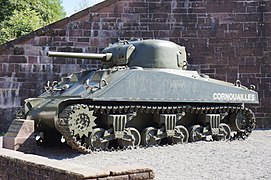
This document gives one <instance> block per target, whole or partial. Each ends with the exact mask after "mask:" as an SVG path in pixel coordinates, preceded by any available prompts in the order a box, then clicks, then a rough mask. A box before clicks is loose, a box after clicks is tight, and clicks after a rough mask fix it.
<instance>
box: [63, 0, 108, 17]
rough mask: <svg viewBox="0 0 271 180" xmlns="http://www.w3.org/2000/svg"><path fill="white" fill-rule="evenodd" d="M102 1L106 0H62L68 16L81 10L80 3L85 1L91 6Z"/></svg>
mask: <svg viewBox="0 0 271 180" xmlns="http://www.w3.org/2000/svg"><path fill="white" fill-rule="evenodd" d="M102 1H104V0H62V6H63V7H64V9H65V11H66V12H67V16H71V15H72V14H74V13H75V12H77V11H78V10H80V6H81V5H80V4H84V2H85V3H86V4H88V5H89V6H93V5H94V4H97V3H99V2H102ZM85 8H87V7H85ZM85 8H84V9H85Z"/></svg>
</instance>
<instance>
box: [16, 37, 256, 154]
mask: <svg viewBox="0 0 271 180" xmlns="http://www.w3.org/2000/svg"><path fill="white" fill-rule="evenodd" d="M48 56H50V57H57V58H61V57H65V58H82V59H95V60H100V61H103V62H105V64H106V66H107V68H103V69H99V70H84V71H81V72H76V73H72V74H71V75H70V76H68V77H64V78H62V80H61V81H60V82H53V83H48V85H47V87H46V88H45V89H46V92H44V93H43V94H41V95H40V96H39V97H38V98H30V99H26V100H25V106H24V111H23V113H22V114H21V115H20V117H21V118H25V119H32V120H34V121H35V131H36V133H37V139H39V141H43V142H44V143H45V142H50V141H52V140H54V139H57V140H60V139H62V141H63V140H65V141H66V142H67V144H69V145H70V146H71V147H72V148H74V149H76V150H78V151H80V152H90V151H91V150H93V149H107V148H108V147H109V146H118V147H127V146H138V145H143V146H154V145H159V144H161V143H170V144H176V143H186V142H188V141H190V142H195V141H200V140H208V139H210V140H222V139H229V138H231V137H240V138H245V137H247V136H248V135H249V134H250V133H251V131H252V130H253V129H254V127H255V116H254V114H253V112H252V111H251V110H250V109H248V108H245V107H244V104H257V103H258V102H259V100H258V94H257V92H255V91H254V90H253V89H254V88H253V86H251V88H246V87H244V86H242V85H241V83H240V81H237V82H236V83H235V84H231V83H227V82H223V81H219V80H215V79H212V78H209V77H208V76H207V75H203V74H199V73H198V72H196V71H189V70H186V69H187V60H186V52H185V48H184V47H182V46H179V45H177V44H175V43H173V42H169V41H164V40H131V41H119V42H118V43H116V44H113V45H110V46H109V47H107V48H105V49H104V50H103V52H102V53H101V54H88V53H69V52H48ZM61 137H62V138H61Z"/></svg>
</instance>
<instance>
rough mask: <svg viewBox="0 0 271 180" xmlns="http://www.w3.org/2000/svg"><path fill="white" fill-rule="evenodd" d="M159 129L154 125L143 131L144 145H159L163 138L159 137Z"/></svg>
mask: <svg viewBox="0 0 271 180" xmlns="http://www.w3.org/2000/svg"><path fill="white" fill-rule="evenodd" d="M157 131H158V130H157V129H156V128H154V127H148V128H146V129H144V130H143V131H142V133H141V137H142V145H145V146H156V145H159V144H160V142H161V139H160V138H159V137H157Z"/></svg>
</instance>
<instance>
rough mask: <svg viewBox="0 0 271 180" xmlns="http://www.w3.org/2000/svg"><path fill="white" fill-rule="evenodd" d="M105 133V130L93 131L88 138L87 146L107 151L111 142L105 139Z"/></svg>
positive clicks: (96, 129)
mask: <svg viewBox="0 0 271 180" xmlns="http://www.w3.org/2000/svg"><path fill="white" fill-rule="evenodd" d="M104 132H105V130H104V129H103V128H95V129H93V132H92V133H91V135H90V137H89V138H88V142H87V144H89V145H90V146H91V147H92V149H101V150H104V149H106V148H107V147H108V145H109V141H108V140H106V139H104Z"/></svg>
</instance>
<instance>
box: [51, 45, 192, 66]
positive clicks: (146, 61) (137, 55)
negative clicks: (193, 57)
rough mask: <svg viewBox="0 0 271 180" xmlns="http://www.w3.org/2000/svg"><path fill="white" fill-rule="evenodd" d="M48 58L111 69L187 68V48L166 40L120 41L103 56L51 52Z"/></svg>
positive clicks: (107, 49) (104, 51) (103, 53)
mask: <svg viewBox="0 0 271 180" xmlns="http://www.w3.org/2000/svg"><path fill="white" fill-rule="evenodd" d="M48 56H49V57H66V58H81V59H94V60H100V61H102V62H106V63H107V64H108V65H109V66H110V67H112V66H124V65H127V66H129V67H142V68H166V69H186V68H187V60H186V52H185V47H183V46H179V45H177V44H175V43H173V42H169V41H164V40H144V41H143V40H133V41H119V42H118V43H115V44H112V45H110V46H109V47H107V48H105V49H104V50H103V52H102V53H101V54H94V53H69V52H50V51H49V52H48Z"/></svg>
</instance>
